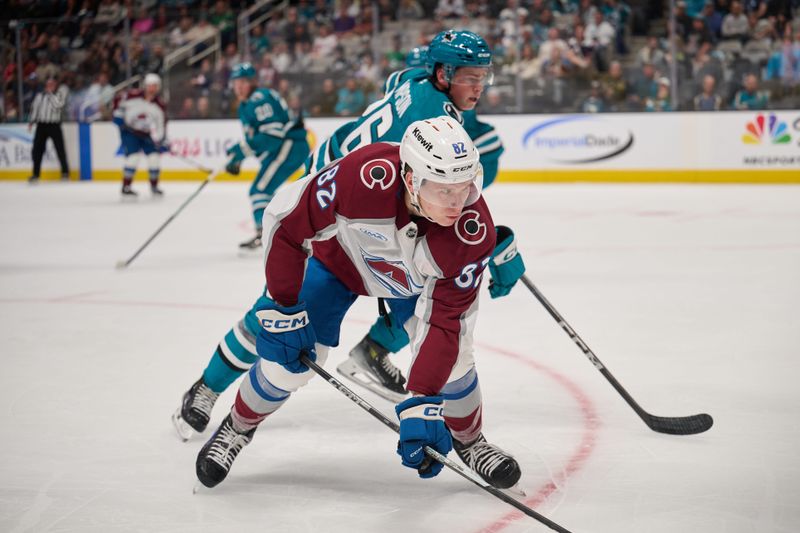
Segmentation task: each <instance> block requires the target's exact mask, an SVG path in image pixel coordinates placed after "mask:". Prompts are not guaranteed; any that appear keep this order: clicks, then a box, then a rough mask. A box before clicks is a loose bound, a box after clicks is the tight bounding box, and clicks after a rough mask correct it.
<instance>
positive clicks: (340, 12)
mask: <svg viewBox="0 0 800 533" xmlns="http://www.w3.org/2000/svg"><path fill="white" fill-rule="evenodd" d="M350 6H351V3H350V0H340V2H339V8H338V9H337V10H336V14H335V15H334V17H333V31H334V33H338V34H342V33H347V32H349V31H351V30H352V29H353V28H355V27H356V17H355V16H354V15H353V14H351V12H350V11H349V9H350Z"/></svg>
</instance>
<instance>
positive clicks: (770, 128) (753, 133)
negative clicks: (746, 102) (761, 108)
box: [742, 113, 792, 144]
mask: <svg viewBox="0 0 800 533" xmlns="http://www.w3.org/2000/svg"><path fill="white" fill-rule="evenodd" d="M745 129H746V130H747V131H746V133H744V134H743V135H742V142H743V143H745V144H761V142H762V138H763V137H764V135H765V134H766V135H768V136H769V137H768V138H769V141H770V142H771V143H772V144H786V143H788V142H791V140H792V137H791V136H790V135H789V131H788V129H789V127H788V126H787V125H786V122H782V121H779V120H778V117H776V116H775V113H770V114H769V116H768V117H767V118H765V117H764V115H762V114H760V113H759V114H758V115H756V118H755V120H751V121H750V122H748V123H747V126H745Z"/></svg>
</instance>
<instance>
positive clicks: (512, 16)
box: [437, 0, 528, 48]
mask: <svg viewBox="0 0 800 533" xmlns="http://www.w3.org/2000/svg"><path fill="white" fill-rule="evenodd" d="M439 5H440V7H441V2H440V3H439ZM437 9H438V8H437ZM527 18H528V10H527V9H526V8H524V7H522V6H520V5H519V2H518V0H506V6H505V7H504V8H503V9H502V10H501V11H500V14H499V15H498V17H497V24H498V26H499V27H500V31H501V32H502V36H503V45H504V46H505V47H506V48H516V43H517V38H518V36H519V35H520V34H521V30H522V26H523V25H524V24H525V21H526V19H527Z"/></svg>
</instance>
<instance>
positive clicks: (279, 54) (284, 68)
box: [272, 42, 292, 74]
mask: <svg viewBox="0 0 800 533" xmlns="http://www.w3.org/2000/svg"><path fill="white" fill-rule="evenodd" d="M272 64H273V66H274V67H275V70H277V71H278V73H279V74H283V73H284V72H288V71H289V67H290V66H291V64H292V54H290V53H289V46H288V45H287V44H286V43H285V42H279V43H278V44H276V45H275V50H274V51H273V53H272Z"/></svg>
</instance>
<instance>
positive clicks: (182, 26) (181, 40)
mask: <svg viewBox="0 0 800 533" xmlns="http://www.w3.org/2000/svg"><path fill="white" fill-rule="evenodd" d="M193 24H194V21H193V20H192V18H191V17H188V16H187V17H181V19H180V21H179V22H178V25H177V26H176V27H175V29H173V30H172V31H171V32H170V33H169V43H170V44H171V45H172V46H173V48H180V47H181V46H183V45H185V44H187V43H188V42H189V40H190V38H189V35H190V34H189V32H190V31H191V30H192V25H193Z"/></svg>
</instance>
